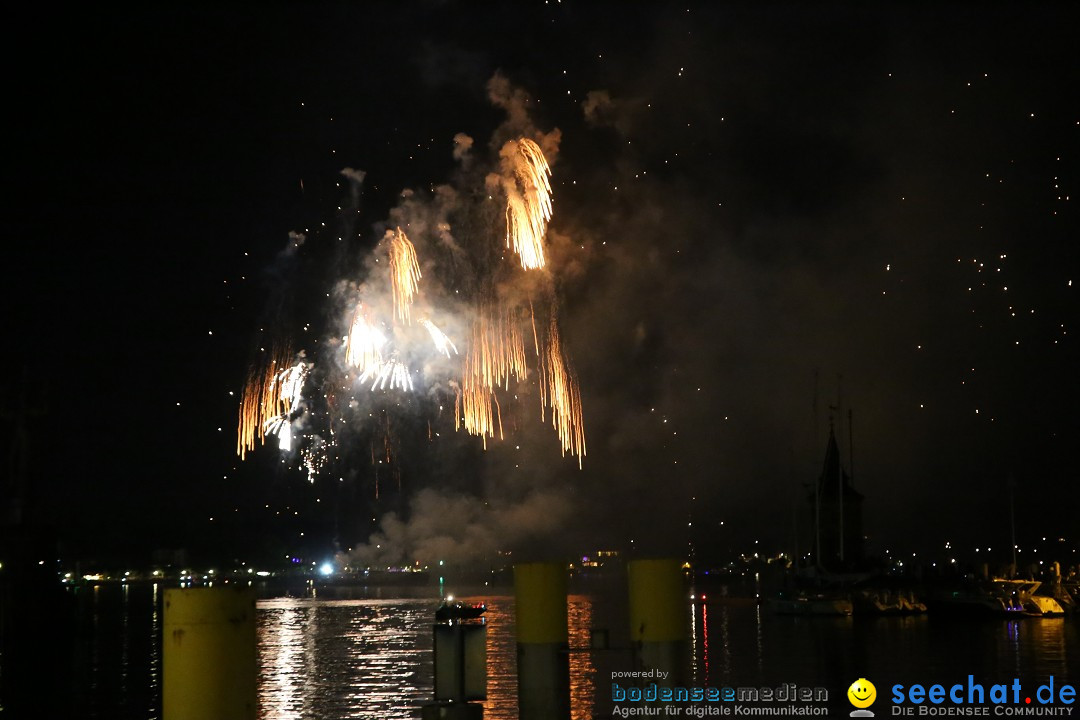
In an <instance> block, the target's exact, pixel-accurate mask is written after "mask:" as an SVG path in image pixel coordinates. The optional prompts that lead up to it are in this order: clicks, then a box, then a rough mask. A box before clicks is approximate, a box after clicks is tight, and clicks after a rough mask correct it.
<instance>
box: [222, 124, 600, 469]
mask: <svg viewBox="0 0 1080 720" xmlns="http://www.w3.org/2000/svg"><path fill="white" fill-rule="evenodd" d="M550 174H551V169H550V167H549V165H548V161H547V158H546V157H545V156H544V153H543V152H542V151H541V149H540V145H538V144H537V143H536V142H534V141H533V140H530V139H528V138H520V139H517V140H512V141H510V142H508V143H506V144H505V145H504V146H503V148H502V150H501V151H500V172H499V173H492V174H488V175H487V176H486V181H485V182H486V183H487V184H488V185H489V186H492V184H494V186H495V187H501V188H502V189H503V190H504V191H505V192H504V194H505V197H506V202H507V205H506V245H507V247H509V248H512V249H513V250H514V252H515V253H516V254H517V256H518V259H519V260H520V268H518V267H517V263H513V264H510V263H501V262H500V261H498V260H496V261H495V262H494V263H493V262H492V261H490V260H489V258H492V257H496V255H493V252H494V251H495V250H497V248H498V244H499V240H498V239H497V238H498V234H499V232H500V230H501V228H498V227H491V226H490V224H489V225H487V226H486V229H485V228H484V227H477V225H476V223H475V222H474V219H475V218H477V217H480V218H484V220H483V222H484V223H490V222H491V220H492V218H490V216H487V215H486V214H485V212H486V211H483V212H482V211H480V207H481V206H479V205H476V206H472V205H468V206H466V205H459V206H458V210H459V213H460V219H461V220H462V222H463V223H465V225H463V227H469V228H471V230H470V232H469V235H471V236H474V237H475V241H473V242H472V243H471V244H465V243H458V242H457V241H456V240H454V241H453V242H451V243H448V242H447V240H446V238H448V237H450V238H451V239H452V236H451V235H450V230H451V222H450V221H451V220H454V218H455V217H456V216H454V215H451V214H450V213H448V212H445V211H436V210H434V209H432V207H429V206H428V205H425V202H426V201H421V200H420V199H418V198H417V194H416V193H413V192H412V191H409V192H408V193H405V194H404V195H405V196H406V197H407V198H408V200H407V202H406V203H405V204H403V206H402V207H401V208H398V209H396V210H395V211H394V213H395V220H397V221H398V222H397V223H395V225H393V227H394V229H393V230H390V231H387V232H386V233H385V235H384V238H383V244H382V245H381V247H382V248H384V252H386V253H387V254H388V255H389V263H387V264H380V263H379V261H378V259H376V260H375V261H374V262H372V263H369V265H368V270H369V276H368V277H365V278H364V279H362V280H360V281H349V282H348V283H347V284H345V283H343V284H342V287H349V288H352V290H350V291H349V292H350V293H351V294H350V295H349V296H348V297H347V298H346V299H345V302H346V303H348V304H349V305H350V306H351V308H352V309H351V312H348V313H346V314H345V315H344V317H346V318H348V328H347V330H346V331H345V332H344V333H340V332H339V333H338V334H337V335H336V338H340V341H338V340H337V339H336V338H335V340H333V341H331V342H327V343H323V344H322V345H320V349H323V348H325V350H324V355H325V353H327V352H332V356H331V357H324V358H323V359H322V360H324V361H325V368H326V369H325V370H324V371H322V372H321V373H320V375H319V378H320V385H321V392H316V393H313V394H312V396H311V398H310V400H311V402H310V403H308V404H304V403H303V402H302V396H301V391H302V389H303V387H304V385H305V381H306V380H307V378H308V372H309V370H310V369H311V368H312V367H313V364H312V363H300V364H298V365H295V366H290V365H289V363H288V360H289V357H288V355H287V354H281V355H274V356H273V357H272V358H271V359H270V361H269V362H268V363H267V365H266V366H264V367H262V368H259V369H258V370H253V371H252V373H251V375H250V377H249V381H248V384H247V386H246V387H245V392H244V396H243V398H242V401H241V407H240V424H239V431H238V441H237V452H238V453H239V454H240V456H241V458H243V457H244V455H245V453H246V452H248V451H251V450H253V449H254V447H255V444H256V441H257V440H258V441H262V440H263V439H264V438H265V436H266V435H276V436H277V438H278V442H279V448H280V449H281V450H282V451H283V452H289V451H296V452H298V453H299V456H300V457H301V459H302V460H303V464H304V466H305V467H306V468H307V471H308V478H309V480H312V481H314V478H315V476H316V474H318V473H319V471H320V470H321V469H322V468H323V467H324V466H326V465H327V463H329V462H330V461H331V457H330V455H331V454H330V453H329V452H328V449H329V448H331V447H334V448H341V447H343V445H340V446H339V445H338V437H337V435H335V432H337V433H341V432H345V431H347V432H349V433H355V432H357V429H356V428H358V427H360V428H362V427H364V426H367V425H371V423H372V422H373V421H374V422H377V421H376V420H375V419H376V418H380V417H385V420H386V425H385V427H386V428H387V433H388V428H389V422H390V414H391V413H400V412H404V411H405V409H406V408H412V409H413V410H414V411H419V412H425V410H424V409H425V408H430V409H432V410H434V408H435V407H436V406H437V407H438V410H439V412H433V413H432V415H431V417H429V418H428V419H427V422H426V426H427V431H428V432H427V434H428V438H429V439H431V437H432V436H433V435H434V436H438V435H439V433H438V432H437V426H436V428H435V430H436V431H435V432H434V433H433V432H432V429H433V428H432V426H433V423H437V422H440V421H442V422H446V419H444V418H445V415H443V414H442V412H441V411H442V408H443V405H444V404H449V403H448V402H447V401H448V400H449V397H447V395H448V394H452V395H453V407H454V422H453V425H454V429H455V430H462V429H463V430H464V431H465V432H466V433H467V434H469V435H473V436H476V437H479V438H480V439H481V443H482V444H483V446H484V448H485V449H486V448H487V445H488V441H489V440H496V439H498V440H502V439H504V437H505V431H504V427H503V417H502V415H503V409H504V404H505V403H507V402H515V401H518V400H519V398H521V397H529V396H532V397H534V398H535V397H537V395H539V399H540V417H541V420H542V421H543V422H547V419H548V417H549V414H550V418H551V424H552V426H553V427H554V429H555V431H556V434H557V435H558V438H559V442H560V445H561V448H562V454H563V455H564V456H565V455H566V454H567V453H569V454H572V455H576V456H577V457H578V465H579V467H580V466H581V464H582V459H583V457H584V455H585V434H584V424H583V414H582V404H581V392H580V388H579V387H578V383H577V379H576V377H575V376H574V374H573V372H572V371H571V369H570V364H569V361H568V359H567V357H566V354H565V352H564V350H563V347H562V343H561V340H560V338H559V329H558V324H557V320H556V316H555V312H554V310H553V309H552V308H553V307H554V305H555V299H554V288H553V286H551V281H550V280H549V279H548V275H547V274H542V275H539V276H538V278H539V280H537V281H533V282H532V288H533V289H531V290H530V292H529V296H530V299H528V300H525V299H524V298H522V295H521V293H520V292H518V291H516V290H514V286H515V284H517V283H519V282H520V280H521V278H522V277H523V276H522V274H521V273H522V272H523V271H529V270H534V269H539V268H544V267H545V265H546V259H545V257H544V238H545V234H546V232H547V225H548V222H549V220H550V219H551V216H552V199H551V185H550V182H549V176H550ZM473 196H475V194H473V195H470V194H468V193H465V192H461V193H457V192H436V193H435V194H434V196H433V197H435V198H443V199H444V200H445V199H447V198H454V199H455V202H457V199H458V198H468V197H473ZM462 203H464V201H462ZM462 208H467V209H462ZM425 213H428V214H426V215H425ZM496 222H497V221H496ZM470 223H471V224H470ZM403 227H408V228H410V233H415V234H414V237H413V238H411V239H410V238H409V237H408V236H407V235H406V234H405V232H404V230H402V228H403ZM460 237H462V236H461V235H459V238H460ZM414 242H415V243H416V244H415V245H414ZM428 252H431V253H435V254H434V255H433V261H432V263H431V265H430V266H428V267H429V274H430V275H431V276H430V277H424V283H425V285H424V291H423V293H421V290H420V280H421V271H420V259H421V257H422V256H423V255H424V254H426V253H428ZM447 252H452V253H454V255H453V256H452V257H449V258H448V257H447V255H446V253H447ZM438 253H442V255H440V254H438ZM383 257H386V256H383ZM536 293H539V295H540V296H541V297H542V298H543V299H542V300H541V305H540V306H538V307H537V308H535V309H534V307H533V302H532V299H531V297H532V296H533V295H535V294H536ZM361 299H362V301H361ZM421 308H422V312H421ZM433 313H434V316H435V317H439V318H440V325H442V324H443V322H444V321H445V322H446V323H448V324H447V325H444V326H443V327H446V328H447V329H449V330H451V331H452V332H453V333H454V334H455V337H456V339H457V340H458V344H455V342H454V341H453V340H451V336H450V333H448V332H444V330H443V329H442V328H441V327H440V326H439V325H436V324H435V322H433V320H432V318H433ZM538 314H540V315H541V318H538V317H537V315H538ZM414 316H416V317H419V318H421V319H419V320H418V322H416V323H415V324H413V317H414ZM538 328H539V330H538ZM530 335H531V338H530V339H531V340H532V341H533V342H532V345H531V347H529V350H528V351H527V349H526V348H527V344H526V343H527V340H526V338H528V337H529V336H530ZM459 347H460V348H461V349H460V351H459ZM459 352H460V359H456V356H458V355H459ZM534 357H535V364H534V365H533V360H532V358H534ZM531 365H533V366H531ZM322 366H323V363H322V362H320V367H322ZM410 368H414V369H410ZM529 384H532V385H533V386H535V387H536V388H537V390H534V391H529V390H528V389H527V387H526V386H527V385H529ZM417 385H420V386H421V387H423V388H425V392H422V393H416V394H410V396H409V399H408V400H405V399H404V398H399V399H394V394H395V393H412V391H414V389H415V387H416V386H417ZM357 386H359V387H363V388H365V389H366V391H367V392H363V393H361V394H354V393H353V390H352V388H355V387H357ZM523 389H524V392H522V390H523ZM342 393H349V401H348V403H347V407H346V403H340V404H339V403H337V402H336V401H335V399H334V398H335V397H337V396H338V395H340V394H342ZM384 397H386V398H387V399H386V400H381V399H379V398H384ZM312 403H321V404H320V405H319V406H318V408H316V407H315V406H314V405H312ZM383 403H386V404H383ZM324 405H325V407H323V406H324ZM298 411H302V412H306V413H308V415H307V416H306V419H305V420H304V422H305V425H304V426H305V428H315V426H316V425H317V424H318V423H319V422H322V423H323V424H326V423H329V428H328V431H329V435H328V437H329V438H330V439H329V440H324V439H323V436H322V435H320V434H319V432H318V431H317V430H310V431H309V433H308V434H303V435H301V434H298V433H295V432H294V430H295V428H294V427H293V419H294V415H295V414H296V413H297V412H298ZM296 421H297V422H299V418H296ZM511 427H512V428H517V424H516V423H515V424H514V425H512V426H511ZM381 429H382V428H381V424H380V427H375V426H372V427H369V428H368V429H367V431H365V433H366V434H367V435H369V436H370V434H372V433H375V434H378V433H379V432H381ZM512 431H513V432H516V431H517V430H516V429H515V430H512ZM324 434H325V433H324ZM387 437H389V435H387ZM344 442H345V439H344V437H343V438H342V443H343V444H344ZM373 442H374V441H373V440H372V443H373ZM366 445H368V442H364V445H363V446H366ZM294 446H297V447H294ZM371 446H372V448H374V444H372V445H371ZM388 449H389V446H387V450H388ZM373 453H374V450H373ZM396 454H397V453H394V454H393V456H392V454H390V453H389V451H388V452H387V453H386V455H385V457H380V458H379V459H378V464H380V465H390V466H392V467H391V472H398V469H397V463H398V460H397V458H396ZM333 455H334V458H335V459H337V458H338V457H339V453H338V452H337V451H335V452H334V453H333ZM372 462H373V463H375V462H376V457H375V455H374V454H372Z"/></svg>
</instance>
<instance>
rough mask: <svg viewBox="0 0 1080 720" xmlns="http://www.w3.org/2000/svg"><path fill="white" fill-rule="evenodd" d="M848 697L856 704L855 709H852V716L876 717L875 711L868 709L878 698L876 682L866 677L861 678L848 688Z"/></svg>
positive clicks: (849, 700)
mask: <svg viewBox="0 0 1080 720" xmlns="http://www.w3.org/2000/svg"><path fill="white" fill-rule="evenodd" d="M847 699H848V702H850V703H851V704H852V705H854V706H855V709H854V710H852V711H851V717H874V713H873V712H871V711H869V710H867V709H866V708H868V707H870V706H871V705H873V704H874V700H877V688H876V687H874V683H872V682H870V681H869V680H867V679H866V678H859V679H858V680H856V681H855V682H853V683H851V687H849V688H848V689H847Z"/></svg>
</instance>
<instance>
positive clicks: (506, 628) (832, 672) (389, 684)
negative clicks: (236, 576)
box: [0, 584, 1080, 720]
mask: <svg viewBox="0 0 1080 720" xmlns="http://www.w3.org/2000/svg"><path fill="white" fill-rule="evenodd" d="M163 595H164V587H163V586H154V585H131V586H123V585H115V584H102V585H99V586H97V587H85V588H80V589H79V591H78V596H77V598H76V600H77V602H76V603H75V606H76V608H77V611H76V615H77V617H76V618H75V622H74V625H73V627H74V630H73V635H72V641H71V646H70V647H71V651H72V658H71V663H70V665H69V666H68V667H70V670H71V672H70V675H69V677H68V678H67V679H66V680H65V683H66V684H69V685H70V687H69V688H67V692H70V694H71V698H72V699H73V701H74V702H73V707H74V712H73V714H72V715H71V716H72V717H78V718H102V719H104V718H110V719H114V718H131V719H133V720H134V719H137V720H151V719H153V718H159V717H160V716H161V710H160V703H161V679H160V678H161V649H160V634H161V625H162V619H163V618H162V606H161V601H162V597H163ZM460 599H463V600H471V601H483V602H485V603H486V604H487V607H488V610H487V612H486V614H485V617H486V618H487V628H488V631H487V645H488V648H487V649H488V699H487V701H486V702H485V703H484V707H485V713H484V717H485V718H488V719H489V720H511V719H513V718H516V717H517V678H516V652H515V636H514V620H513V618H514V601H513V597H512V594H511V592H510V591H509V590H508V589H499V590H494V591H491V592H489V593H481V592H473V593H471V594H470V595H469V596H468V597H462V598H460ZM437 604H438V597H437V593H432V592H429V591H427V590H424V589H418V588H400V589H395V588H385V587H384V588H373V589H371V590H354V591H352V592H351V593H343V594H339V595H338V596H337V597H331V596H326V594H325V593H323V594H322V596H319V597H264V598H262V599H260V600H259V601H258V604H257V637H258V658H259V680H258V700H259V716H260V717H261V718H264V719H266V720H271V719H273V720H292V719H304V720H307V719H309V718H310V719H312V720H314V719H319V720H322V719H329V718H417V717H419V708H420V706H421V705H422V704H424V703H426V702H428V701H430V700H431V698H432V682H433V658H432V620H433V612H434V609H435V607H436V606H437ZM569 609H570V646H571V650H572V652H571V654H570V675H571V706H572V715H573V717H574V718H575V720H585V719H587V718H594V717H595V718H599V717H611V716H612V715H611V708H612V703H611V701H610V699H611V683H612V673H614V672H617V671H623V670H629V669H631V668H632V664H631V657H630V653H629V650H628V645H629V642H628V641H629V632H628V629H627V627H626V625H627V622H626V603H625V598H623V597H621V595H620V593H618V592H614V591H612V590H611V589H610V588H597V589H586V591H584V592H576V593H574V594H572V595H571V596H570V598H569ZM686 611H687V614H688V620H689V622H690V626H691V629H692V637H691V642H690V654H691V655H692V659H691V667H692V678H693V684H694V685H700V686H717V687H725V686H730V687H739V686H755V687H764V686H769V687H777V686H780V685H782V684H785V683H795V684H797V685H798V686H800V687H823V688H827V689H828V691H829V694H830V703H829V705H830V707H831V708H832V712H831V713H830V716H835V717H840V716H843V717H846V716H847V714H848V711H850V710H851V706H850V705H848V704H847V702H846V699H845V696H844V693H845V692H846V689H847V687H848V686H849V685H850V684H851V683H852V682H853V681H854V680H855V679H857V678H861V677H865V678H868V679H870V680H872V681H873V682H874V683H875V684H876V685H877V687H878V693H879V697H881V698H882V700H887V698H888V696H889V688H891V687H892V685H893V684H896V683H901V684H904V685H911V684H913V683H921V684H924V685H931V684H934V683H941V684H945V685H946V686H948V685H950V684H952V683H957V682H966V680H967V676H968V675H969V674H970V675H973V676H974V680H975V681H976V682H982V683H985V684H986V685H987V686H989V685H990V684H993V683H1011V682H1012V679H1013V678H1019V679H1020V681H1021V683H1022V684H1023V686H1024V687H1025V688H1027V689H1030V690H1031V691H1033V690H1034V688H1035V687H1036V686H1037V685H1039V684H1042V683H1044V682H1046V681H1048V679H1049V678H1050V676H1053V677H1054V681H1055V683H1056V684H1057V686H1058V687H1060V685H1061V684H1062V683H1069V684H1072V685H1074V686H1075V685H1077V684H1078V680H1080V677H1077V670H1076V668H1077V662H1078V659H1080V619H1078V618H1076V617H1071V618H1057V619H1049V618H1026V619H1021V620H1014V621H998V620H989V619H987V620H979V621H974V620H969V621H955V620H951V619H950V620H945V619H939V618H936V617H934V616H916V617H892V618H861V617H854V618H850V617H849V618H824V617H820V618H806V617H788V616H777V615H772V614H770V613H769V612H768V611H767V610H765V609H764V608H762V607H759V606H758V605H757V604H756V603H754V602H753V601H751V600H737V599H730V598H724V599H723V601H720V600H719V599H718V600H711V599H710V600H709V601H707V602H705V603H701V602H698V603H691V602H690V601H689V599H688V601H687V606H686ZM598 628H602V629H606V630H608V631H609V635H610V646H609V648H608V649H600V650H592V651H590V650H589V649H588V648H589V645H590V633H591V631H592V630H595V629H598ZM17 661H18V659H17V658H12V657H4V658H2V659H0V664H2V666H0V670H2V671H7V670H9V669H10V667H11V665H10V664H11V663H15V662H17ZM61 691H63V690H61ZM882 700H879V706H878V708H879V712H878V716H879V717H880V716H882V715H884V714H886V713H887V712H888V711H887V709H886V710H885V712H880V709H881V708H887V707H888V706H887V704H883V703H882ZM1077 715H1078V716H1080V712H1078V713H1077ZM0 717H21V716H16V715H13V714H12V711H11V710H10V705H9V709H8V711H7V712H4V711H2V710H0Z"/></svg>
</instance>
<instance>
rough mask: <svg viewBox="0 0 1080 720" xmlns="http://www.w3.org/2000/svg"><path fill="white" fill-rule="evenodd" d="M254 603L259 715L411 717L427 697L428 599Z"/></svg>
mask: <svg viewBox="0 0 1080 720" xmlns="http://www.w3.org/2000/svg"><path fill="white" fill-rule="evenodd" d="M257 608H258V613H257V622H258V642H259V684H258V687H259V706H260V717H263V718H266V720H292V719H294V718H326V717H341V718H347V717H348V718H351V717H356V718H361V717H380V718H411V717H414V716H415V709H416V708H417V707H419V705H421V704H422V703H423V702H425V701H428V700H430V698H431V687H432V659H431V622H432V603H431V602H430V601H424V600H317V599H313V598H310V599H309V598H281V599H275V600H261V601H259V603H258V605H257Z"/></svg>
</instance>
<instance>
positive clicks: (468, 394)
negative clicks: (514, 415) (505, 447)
mask: <svg viewBox="0 0 1080 720" xmlns="http://www.w3.org/2000/svg"><path fill="white" fill-rule="evenodd" d="M454 408H455V411H456V412H457V417H458V418H463V420H462V421H458V422H459V423H460V422H464V425H465V431H466V432H468V433H469V434H470V435H478V436H479V437H480V439H481V440H482V441H483V443H484V449H485V450H486V449H487V439H488V438H489V437H490V438H494V437H495V432H496V430H498V437H499V439H500V440H502V439H503V427H502V408H501V407H499V399H498V398H497V397H495V391H494V390H493V389H492V388H490V387H486V386H484V385H482V384H479V383H478V382H477V381H476V379H475V378H465V381H464V383H463V384H462V387H461V389H460V390H459V391H458V396H457V399H456V400H455V402H454ZM458 426H459V427H460V424H459V425H458Z"/></svg>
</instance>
